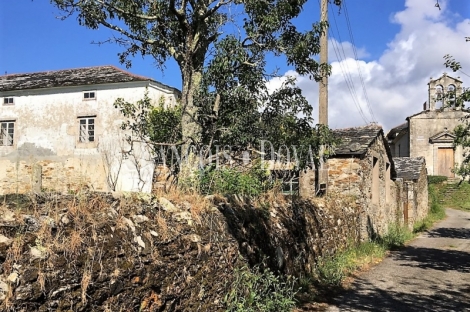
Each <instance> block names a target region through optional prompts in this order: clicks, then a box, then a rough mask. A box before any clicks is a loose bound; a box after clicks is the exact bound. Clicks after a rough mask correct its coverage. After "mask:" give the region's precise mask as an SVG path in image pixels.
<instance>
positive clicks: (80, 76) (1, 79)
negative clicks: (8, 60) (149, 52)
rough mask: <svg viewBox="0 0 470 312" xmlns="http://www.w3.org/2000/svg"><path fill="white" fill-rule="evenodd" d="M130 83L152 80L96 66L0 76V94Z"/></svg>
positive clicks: (117, 69)
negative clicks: (28, 90)
mask: <svg viewBox="0 0 470 312" xmlns="http://www.w3.org/2000/svg"><path fill="white" fill-rule="evenodd" d="M130 81H153V80H152V79H151V78H147V77H142V76H138V75H134V74H131V73H129V72H127V71H124V70H121V69H119V68H117V67H114V66H96V67H84V68H76V69H64V70H54V71H46V72H37V73H27V74H10V75H4V76H0V92H1V91H14V90H27V89H41V88H53V87H69V86H84V85H94V84H104V83H117V82H130ZM165 87H167V88H171V87H168V86H165ZM171 89H173V88H171Z"/></svg>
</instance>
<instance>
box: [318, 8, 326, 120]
mask: <svg viewBox="0 0 470 312" xmlns="http://www.w3.org/2000/svg"><path fill="white" fill-rule="evenodd" d="M320 22H322V23H325V24H327V23H328V0H321V15H320ZM327 63H328V28H324V29H323V32H322V33H321V36H320V64H327ZM319 93H320V98H319V105H318V115H319V120H318V121H319V122H318V123H319V124H321V125H326V126H327V125H328V75H327V74H326V73H325V72H324V71H323V73H322V79H321V81H320V84H319Z"/></svg>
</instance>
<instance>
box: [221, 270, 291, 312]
mask: <svg viewBox="0 0 470 312" xmlns="http://www.w3.org/2000/svg"><path fill="white" fill-rule="evenodd" d="M234 276H235V280H234V281H233V282H232V284H231V285H230V290H229V292H228V293H227V295H226V296H225V298H224V303H225V305H226V308H227V311H230V312H255V311H266V312H269V311H276V312H277V311H279V312H282V311H286V312H287V311H291V310H292V309H293V308H294V307H295V299H294V296H295V294H296V291H295V289H294V284H295V280H294V279H293V278H291V277H287V278H286V279H284V278H282V277H280V276H276V275H275V274H274V273H273V272H272V271H270V270H269V269H268V268H264V269H262V268H261V267H260V266H255V267H254V268H253V269H250V268H249V267H247V266H243V267H241V268H238V269H236V270H235V272H234Z"/></svg>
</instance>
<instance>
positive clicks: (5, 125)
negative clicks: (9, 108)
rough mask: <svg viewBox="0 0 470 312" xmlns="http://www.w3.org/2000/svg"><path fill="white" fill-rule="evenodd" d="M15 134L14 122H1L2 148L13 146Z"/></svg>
mask: <svg viewBox="0 0 470 312" xmlns="http://www.w3.org/2000/svg"><path fill="white" fill-rule="evenodd" d="M14 133H15V122H14V121H0V146H12V145H13V135H14Z"/></svg>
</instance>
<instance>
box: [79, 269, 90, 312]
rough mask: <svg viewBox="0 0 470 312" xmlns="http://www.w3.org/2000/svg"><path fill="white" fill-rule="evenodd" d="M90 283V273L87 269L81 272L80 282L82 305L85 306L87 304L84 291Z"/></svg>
mask: <svg viewBox="0 0 470 312" xmlns="http://www.w3.org/2000/svg"><path fill="white" fill-rule="evenodd" d="M90 282H91V272H90V271H89V270H87V269H85V271H84V272H83V276H82V282H81V287H82V303H83V304H84V305H85V304H86V302H87V298H86V291H87V289H88V286H89V285H90Z"/></svg>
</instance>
